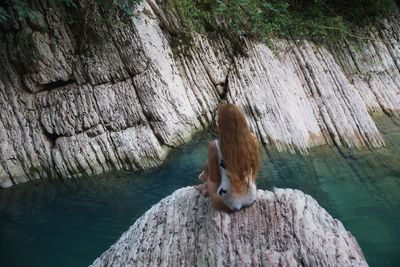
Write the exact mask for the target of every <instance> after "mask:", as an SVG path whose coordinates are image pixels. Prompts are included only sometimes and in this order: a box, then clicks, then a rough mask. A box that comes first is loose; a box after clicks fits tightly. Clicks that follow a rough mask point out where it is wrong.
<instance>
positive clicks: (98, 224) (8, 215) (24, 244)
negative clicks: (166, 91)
mask: <svg viewBox="0 0 400 267" xmlns="http://www.w3.org/2000/svg"><path fill="white" fill-rule="evenodd" d="M377 124H378V127H379V128H380V130H381V131H382V132H383V134H384V137H385V141H386V145H387V146H386V148H381V149H375V150H373V151H369V150H364V151H354V150H353V151H351V150H347V149H342V150H341V151H338V150H337V149H336V148H329V147H322V148H316V149H313V150H311V151H310V153H309V154H308V155H306V156H301V155H291V154H288V153H277V152H271V151H270V150H269V151H268V153H265V151H263V154H262V168H261V171H260V175H259V180H258V186H259V188H263V189H271V188H272V187H289V188H297V189H300V190H302V191H304V192H306V193H308V194H310V195H312V196H313V197H314V198H315V199H317V200H318V202H319V203H320V205H322V206H323V207H324V208H325V209H327V210H328V212H329V213H330V214H331V215H332V216H334V217H336V218H338V219H340V220H341V221H342V222H343V224H344V226H345V227H346V229H347V230H349V231H351V232H352V233H353V235H354V236H355V237H356V239H357V240H358V242H359V244H360V245H361V248H362V249H363V251H364V254H365V256H366V258H367V261H368V263H369V264H370V265H371V266H400V194H399V192H400V126H399V125H400V122H399V121H393V120H392V119H389V118H387V117H381V118H379V119H377ZM209 138H210V137H209V136H202V137H199V138H196V139H195V141H193V142H192V143H191V144H189V145H186V146H184V147H183V148H182V149H181V150H177V151H174V152H173V153H172V154H171V155H170V156H169V158H168V160H167V161H166V163H165V164H164V165H163V166H162V167H161V168H157V169H153V170H149V171H143V172H140V173H137V172H136V173H126V172H118V173H117V172H116V173H111V174H107V175H101V176H97V177H90V178H81V179H78V180H67V181H64V182H62V181H59V182H43V181H36V182H32V183H29V184H22V185H19V186H16V187H14V188H12V189H10V190H6V191H2V192H0V257H1V258H0V261H1V264H0V265H1V266H60V267H61V266H86V265H88V264H90V263H92V262H93V260H94V259H95V258H97V257H98V256H99V255H100V254H101V253H102V252H103V251H105V250H106V249H107V248H108V247H109V246H110V245H111V244H113V243H114V242H115V241H116V240H117V239H118V238H119V237H120V235H121V234H122V233H123V232H124V231H126V230H127V229H128V227H129V226H130V225H132V224H133V223H134V222H135V220H136V219H137V218H138V217H139V216H141V215H142V214H143V213H144V212H145V211H146V210H147V209H149V208H150V207H151V206H152V205H153V204H155V203H157V202H158V201H159V200H160V199H161V198H163V197H165V196H167V195H169V194H171V193H172V192H173V191H175V190H176V189H177V188H180V187H183V186H187V185H192V184H195V183H197V180H196V177H197V174H198V172H199V170H200V168H201V165H202V162H203V160H204V159H205V157H206V148H207V140H208V139H209Z"/></svg>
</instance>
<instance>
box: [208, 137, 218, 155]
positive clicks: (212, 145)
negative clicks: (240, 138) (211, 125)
mask: <svg viewBox="0 0 400 267" xmlns="http://www.w3.org/2000/svg"><path fill="white" fill-rule="evenodd" d="M215 142H216V140H212V141H210V142H208V154H216V153H217V146H216V145H215Z"/></svg>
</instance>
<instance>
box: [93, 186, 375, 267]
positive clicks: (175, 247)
mask: <svg viewBox="0 0 400 267" xmlns="http://www.w3.org/2000/svg"><path fill="white" fill-rule="evenodd" d="M92 266H96V267H100V266H368V264H367V262H366V261H365V259H364V256H363V253H362V251H361V249H360V247H359V246H358V244H357V241H356V240H355V239H354V237H353V236H352V235H351V234H350V233H349V232H347V231H346V229H345V228H344V227H343V225H342V223H341V222H340V221H338V220H335V219H333V218H332V217H331V216H330V215H329V214H328V213H327V212H326V211H325V210H324V209H323V208H321V207H320V206H319V205H318V203H317V202H316V201H315V200H314V199H313V198H312V197H310V196H308V195H305V194H304V193H302V192H300V191H297V190H294V191H293V190H290V189H275V190H274V192H271V191H262V190H259V191H258V198H257V201H256V203H255V204H254V205H252V206H251V207H249V208H247V209H244V210H241V211H239V212H236V213H234V214H231V215H229V214H226V213H221V212H217V211H215V210H214V209H213V208H212V207H211V202H210V201H209V200H208V199H205V198H204V197H202V196H201V195H200V194H199V193H198V192H197V191H196V190H195V189H193V188H183V189H179V190H177V191H175V193H173V194H172V195H171V196H169V197H167V198H165V199H163V200H161V201H160V202H159V203H158V204H156V205H154V206H153V207H152V208H151V209H150V210H149V211H148V212H146V213H145V214H144V215H143V216H142V217H140V218H139V219H138V220H137V221H136V222H135V224H134V225H133V226H131V228H130V229H129V230H128V231H127V232H125V233H124V234H123V235H122V236H121V238H120V239H119V240H118V241H117V242H116V243H115V244H114V245H112V246H111V247H110V249H108V250H107V251H106V252H104V253H103V255H101V256H100V257H99V258H98V259H96V260H95V262H94V263H93V265H92Z"/></svg>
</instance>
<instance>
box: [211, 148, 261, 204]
mask: <svg viewBox="0 0 400 267" xmlns="http://www.w3.org/2000/svg"><path fill="white" fill-rule="evenodd" d="M215 146H216V147H217V152H218V166H219V171H220V173H221V184H220V186H219V187H218V189H217V193H218V195H219V196H220V197H221V199H222V201H223V202H224V203H225V205H226V206H227V207H228V208H230V209H231V210H233V211H236V210H240V209H241V208H243V207H247V206H250V205H251V204H253V203H254V201H256V198H257V187H256V185H255V184H254V182H253V181H252V179H251V175H250V176H248V177H246V178H247V179H248V181H249V183H248V184H249V185H250V187H249V190H248V191H247V194H246V195H237V194H236V193H234V192H233V190H232V189H231V181H230V178H229V176H228V171H227V169H226V166H225V162H224V158H223V157H222V152H221V149H220V147H219V141H218V140H215Z"/></svg>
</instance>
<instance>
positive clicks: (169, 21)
mask: <svg viewBox="0 0 400 267" xmlns="http://www.w3.org/2000/svg"><path fill="white" fill-rule="evenodd" d="M162 2H163V1H154V0H147V1H144V2H143V3H142V4H141V5H140V7H139V8H138V10H137V13H138V15H137V16H136V17H135V18H133V19H132V21H128V22H126V21H123V22H124V23H122V21H120V20H121V18H119V17H110V14H108V13H107V10H101V9H99V8H98V7H96V6H94V7H93V8H94V10H95V12H94V16H93V18H91V19H92V20H94V21H95V23H91V25H90V27H89V28H88V29H87V38H86V39H84V41H82V35H81V34H79V33H80V31H79V29H77V26H76V25H71V24H68V23H67V22H66V21H67V20H66V19H65V13H66V12H65V10H63V9H62V8H61V7H55V6H52V4H51V1H50V2H46V1H37V3H36V5H37V6H36V9H37V11H38V16H39V20H38V21H36V22H27V23H14V24H13V25H8V26H7V28H6V29H5V30H3V31H1V32H0V40H1V41H0V58H1V60H0V107H1V114H0V187H3V188H5V187H9V186H11V185H13V184H17V183H21V182H25V181H28V180H32V179H38V178H47V179H51V178H59V177H66V178H68V177H78V176H82V175H92V174H96V173H100V172H105V171H109V170H115V169H134V170H135V169H141V168H146V167H150V166H155V165H158V164H160V163H161V162H162V161H163V160H164V159H165V157H166V155H167V153H168V151H169V149H170V148H171V147H175V146H177V145H180V144H182V143H184V142H186V141H187V140H189V139H190V138H191V136H192V134H193V133H195V132H197V131H200V130H202V129H205V128H207V127H208V125H209V124H210V122H211V121H212V119H213V115H212V110H214V109H215V107H216V106H217V104H218V102H220V101H221V100H222V99H225V100H228V101H229V102H232V103H236V104H238V105H239V106H241V107H242V109H243V110H244V111H245V112H246V115H247V116H248V118H249V122H250V124H251V127H252V128H253V130H254V131H255V132H256V133H257V135H258V137H259V139H260V140H261V141H262V142H263V143H264V144H272V145H274V146H276V147H278V148H279V149H287V148H289V149H291V150H299V151H303V152H304V151H306V150H307V148H308V147H311V146H315V145H320V144H325V143H329V144H335V145H338V146H340V145H346V146H351V147H365V146H368V147H377V146H382V145H384V141H383V139H382V136H381V134H380V133H379V131H378V129H377V128H376V125H375V124H374V122H373V120H372V119H371V116H370V114H369V113H371V112H375V111H384V112H385V113H387V114H390V115H392V116H398V114H399V113H398V111H399V109H400V89H399V88H400V87H399V85H400V73H399V69H400V43H399V40H400V36H399V34H400V24H399V16H397V17H393V18H390V19H387V20H385V21H383V22H382V24H381V25H379V27H371V29H367V30H368V32H369V35H370V39H368V40H366V41H365V43H364V44H363V45H355V44H351V43H344V44H337V45H332V46H331V47H328V48H326V47H317V46H315V45H314V44H312V43H309V42H305V43H304V44H301V45H300V44H299V45H297V44H296V43H295V42H293V41H290V40H276V42H275V47H274V48H273V49H271V48H268V47H267V46H265V45H263V44H258V43H253V42H250V41H246V40H242V42H243V46H244V47H245V49H244V51H245V54H246V55H245V56H244V55H238V54H236V53H234V52H233V51H232V48H231V45H230V44H229V43H228V42H227V40H226V39H225V38H224V37H223V36H220V37H219V38H214V39H212V40H211V39H207V38H206V37H205V36H202V35H196V34H193V41H192V42H191V43H190V44H189V45H188V44H187V43H186V44H185V43H184V42H181V41H182V40H181V39H180V38H179V33H180V31H182V26H181V25H180V24H179V20H178V19H177V17H176V15H175V14H174V11H173V10H168V12H167V11H166V10H167V9H165V8H163V6H164V5H163V3H162ZM110 19H112V20H114V23H113V24H112V25H110V23H108V21H109V20H110ZM120 22H121V23H120ZM78 28H79V27H78ZM177 36H178V37H177Z"/></svg>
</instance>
